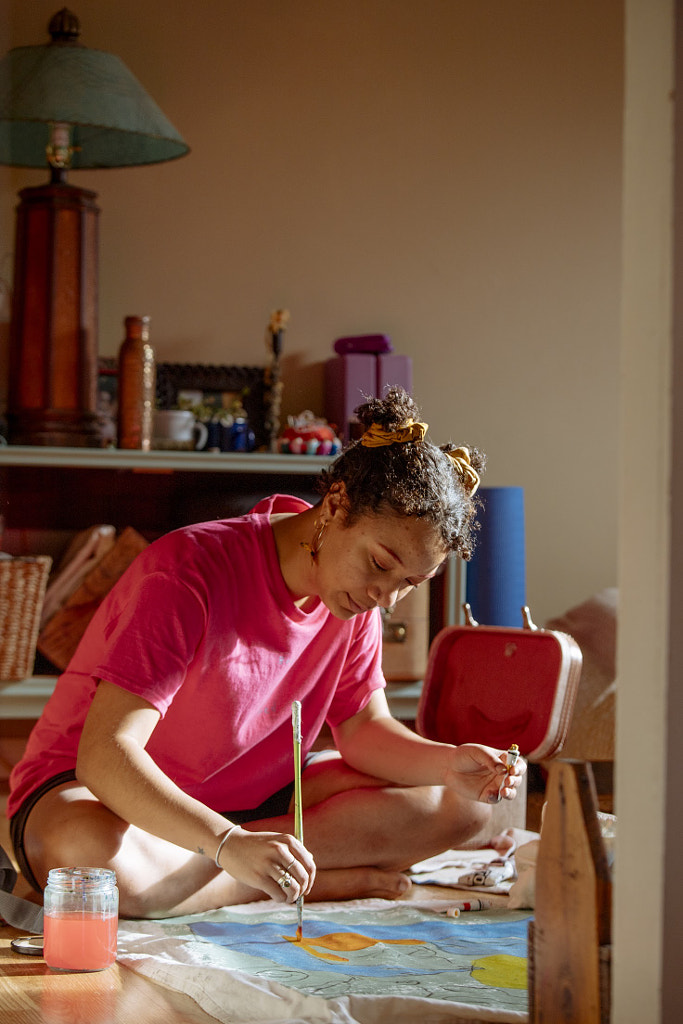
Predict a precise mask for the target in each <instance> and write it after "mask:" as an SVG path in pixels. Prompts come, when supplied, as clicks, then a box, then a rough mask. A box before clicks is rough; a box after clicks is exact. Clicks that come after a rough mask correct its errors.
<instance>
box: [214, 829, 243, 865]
mask: <svg viewBox="0 0 683 1024" xmlns="http://www.w3.org/2000/svg"><path fill="white" fill-rule="evenodd" d="M236 828H239V825H231V826H230V828H229V829H228V831H227V832H226V833H225V835H224V836H223V838H222V839H221V841H220V843H219V844H218V849H217V850H216V856H215V858H214V861H215V864H216V867H217V868H218V869H219V870H220V871H222V870H223V868H222V867H221V866H220V864H219V863H218V858H219V857H220V855H221V850H222V849H223V847H224V846H225V844H226V842H227V840H228V838H229V836H230V833H231V832H234V831H235V829H236Z"/></svg>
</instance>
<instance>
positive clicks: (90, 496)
mask: <svg viewBox="0 0 683 1024" xmlns="http://www.w3.org/2000/svg"><path fill="white" fill-rule="evenodd" d="M329 462H330V459H329V458H325V457H318V456H304V455H271V454H268V453H261V452H259V453H253V454H249V455H246V454H241V453H220V452H193V451H179V452H169V451H151V452H142V451H120V450H117V449H97V448H48V447H39V446H35V447H29V446H21V445H10V446H7V447H5V448H0V515H1V516H2V517H3V520H4V526H5V529H6V530H7V531H9V532H10V533H11V532H12V531H15V530H20V531H43V530H81V529H85V528H87V527H89V526H93V525H94V524H95V523H111V524H112V525H113V526H116V527H117V528H118V529H122V528H123V527H126V526H133V527H135V529H136V530H138V531H139V532H140V533H142V534H144V535H145V536H146V537H147V538H148V539H153V538H154V537H157V536H160V535H161V534H162V533H167V532H168V531H169V530H173V529H176V528H177V527H179V526H185V525H187V524H188V523H196V522H202V521H204V520H209V519H219V518H220V519H222V518H225V517H228V516H233V515H241V514H242V513H244V512H247V511H248V510H249V509H250V508H251V507H252V506H253V505H254V504H255V503H256V502H257V501H258V500H259V499H260V498H263V497H265V496H266V495H268V494H272V493H274V492H278V491H280V492H286V493H290V494H296V495H299V496H300V497H302V498H305V499H306V500H308V501H311V502H315V501H316V500H317V499H316V493H315V480H316V477H317V476H318V474H319V472H320V470H321V469H322V468H323V466H325V465H327V464H329Z"/></svg>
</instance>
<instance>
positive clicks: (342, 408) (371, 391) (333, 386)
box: [325, 353, 377, 444]
mask: <svg viewBox="0 0 683 1024" xmlns="http://www.w3.org/2000/svg"><path fill="white" fill-rule="evenodd" d="M376 395H377V359H376V357H375V356H374V355H372V354H370V353H367V354H365V353H354V354H353V355H345V356H335V358H334V359H328V360H327V362H326V363H325V418H326V419H327V421H328V422H329V423H334V424H335V425H336V427H337V435H338V436H339V437H340V438H341V440H342V441H343V442H344V443H345V444H346V443H347V442H348V440H349V436H350V432H349V422H350V421H351V420H352V419H353V410H354V409H355V408H356V406H358V405H362V403H363V402H364V401H366V400H367V398H374V397H375V396H376Z"/></svg>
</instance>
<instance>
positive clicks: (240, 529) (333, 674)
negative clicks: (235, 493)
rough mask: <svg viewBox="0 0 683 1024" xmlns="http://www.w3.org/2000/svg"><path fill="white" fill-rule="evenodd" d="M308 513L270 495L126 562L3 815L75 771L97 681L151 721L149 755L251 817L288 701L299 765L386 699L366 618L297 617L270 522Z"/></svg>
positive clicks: (200, 794)
mask: <svg viewBox="0 0 683 1024" xmlns="http://www.w3.org/2000/svg"><path fill="white" fill-rule="evenodd" d="M307 507H309V506H307V504H306V503H305V502H303V501H301V500H300V499H298V498H291V497H288V496H283V495H276V496H275V497H272V498H268V499H266V500H265V501H262V502H260V503H259V504H258V505H257V506H256V508H255V509H254V510H253V512H251V513H250V514H249V515H246V516H242V517H240V518H237V519H224V520H218V521H215V522H210V523H201V524H199V525H196V526H189V527H185V528H183V529H180V530H176V531H174V532H173V533H170V534H167V535H166V536H164V537H162V538H160V539H159V540H158V541H155V542H154V543H153V544H151V545H150V546H149V547H148V548H146V549H145V550H144V551H143V552H142V553H141V554H139V555H138V556H137V558H136V559H135V561H134V562H133V563H132V565H131V566H130V568H129V569H128V570H127V572H126V573H125V574H124V575H123V576H122V577H121V579H120V580H119V582H118V583H117V584H116V586H115V587H114V588H113V589H112V590H111V592H110V593H109V595H108V596H107V597H106V598H105V600H104V601H103V602H102V604H101V605H100V607H99V609H98V610H97V612H96V614H95V615H94V616H93V618H92V620H91V622H90V624H89V626H88V628H87V630H86V632H85V634H84V636H83V639H82V640H81V643H80V644H79V647H78V650H77V651H76V653H75V654H74V656H73V658H72V659H71V662H70V663H69V665H68V667H67V669H66V671H65V672H64V673H63V674H62V675H61V676H60V678H59V680H58V681H57V685H56V687H55V691H54V694H53V695H52V697H51V698H50V700H49V701H48V703H47V705H46V706H45V709H44V711H43V714H42V716H41V718H40V719H39V721H38V723H37V724H36V726H35V728H34V729H33V731H32V733H31V736H30V738H29V741H28V744H27V747H26V752H25V754H24V756H23V758H22V760H21V761H20V762H19V764H18V765H17V766H16V767H15V768H14V770H13V772H12V775H11V777H10V798H9V801H8V809H7V813H8V815H9V816H11V815H12V814H14V813H16V811H17V810H18V808H19V806H20V805H21V803H22V802H23V801H24V800H25V799H26V797H27V796H28V795H29V794H30V793H31V792H32V791H33V790H34V789H36V788H37V787H38V786H39V785H40V784H41V783H42V782H44V781H45V780H47V779H49V778H51V777H52V776H54V775H56V774H58V773H59V772H63V771H66V770H68V769H71V768H74V767H75V765H76V753H77V749H78V742H79V739H80V735H81V731H82V728H83V722H84V720H85V716H86V714H87V711H88V708H89V706H90V702H91V700H92V698H93V694H94V692H95V687H96V685H97V681H98V680H99V679H106V680H108V681H109V682H112V683H115V684H117V685H118V686H121V687H123V688H124V689H125V690H128V691H130V692H132V693H136V694H139V695H140V696H141V697H144V698H145V700H147V701H149V702H150V704H152V705H153V706H154V707H155V708H157V709H158V710H159V712H160V713H161V719H160V720H159V722H158V724H157V726H156V728H155V729H154V732H153V733H152V735H151V737H150V740H149V742H148V744H147V748H146V749H147V751H148V752H149V754H150V755H151V756H152V758H153V759H154V760H155V762H156V763H157V764H158V766H159V767H160V768H161V769H162V771H164V772H165V773H166V774H167V775H168V776H169V777H170V778H171V779H172V780H173V781H174V782H175V783H177V785H178V786H180V788H181V789H183V790H184V791H185V792H186V793H188V794H189V795H191V796H194V797H196V798H197V799H199V800H201V801H202V802H203V803H205V804H206V805H207V806H209V807H211V808H213V809H214V810H218V811H226V810H242V809H247V808H251V807H256V806H258V805H259V804H260V803H261V802H262V801H263V800H265V799H266V798H267V797H268V796H270V795H271V794H273V793H275V792H276V791H277V790H278V789H280V788H281V787H282V786H284V785H286V784H287V783H288V782H291V780H292V778H293V749H292V710H291V709H292V701H293V700H295V699H296V700H300V701H301V704H302V726H303V734H304V739H303V743H302V749H303V752H304V753H306V752H307V751H308V749H309V748H310V747H311V745H312V743H313V742H314V740H315V738H316V736H317V735H318V732H319V730H320V727H321V726H322V724H323V722H325V721H327V722H328V723H329V724H330V725H333V726H334V725H338V724H339V723H340V722H343V721H345V720H346V719H347V718H350V717H351V716H352V715H354V714H356V712H358V711H360V710H361V709H362V708H363V707H364V706H365V705H366V704H367V702H368V700H369V699H370V695H371V693H372V692H373V691H374V690H376V689H379V688H381V687H382V686H384V677H383V675H382V668H381V624H380V617H379V612H378V611H377V610H373V611H372V612H366V613H365V614H362V615H357V616H354V617H353V618H352V619H350V620H348V621H346V622H344V621H342V620H340V619H337V618H335V617H334V616H333V615H332V614H331V612H329V611H328V609H327V608H326V607H325V605H324V604H323V603H322V602H320V601H319V602H318V603H317V604H316V605H315V606H314V608H313V609H312V610H310V611H308V612H303V611H301V610H300V609H298V608H296V606H295V605H294V603H293V601H292V597H291V595H290V593H289V591H288V590H287V587H286V586H285V582H284V580H283V578H282V574H281V572H280V566H279V562H278V558H277V551H276V548H275V541H274V538H273V532H272V527H271V525H270V515H271V514H274V513H278V512H300V511H302V510H303V509H304V508H307Z"/></svg>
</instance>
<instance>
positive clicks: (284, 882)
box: [277, 868, 292, 889]
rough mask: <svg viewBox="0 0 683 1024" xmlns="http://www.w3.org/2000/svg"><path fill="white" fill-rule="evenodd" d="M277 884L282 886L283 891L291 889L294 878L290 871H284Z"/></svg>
mask: <svg viewBox="0 0 683 1024" xmlns="http://www.w3.org/2000/svg"><path fill="white" fill-rule="evenodd" d="M277 884H278V885H279V886H280V888H281V889H289V887H290V886H291V884H292V876H291V875H290V873H289V871H285V870H284V868H283V869H282V874H281V876H280V877H279V878H278V879H277Z"/></svg>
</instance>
